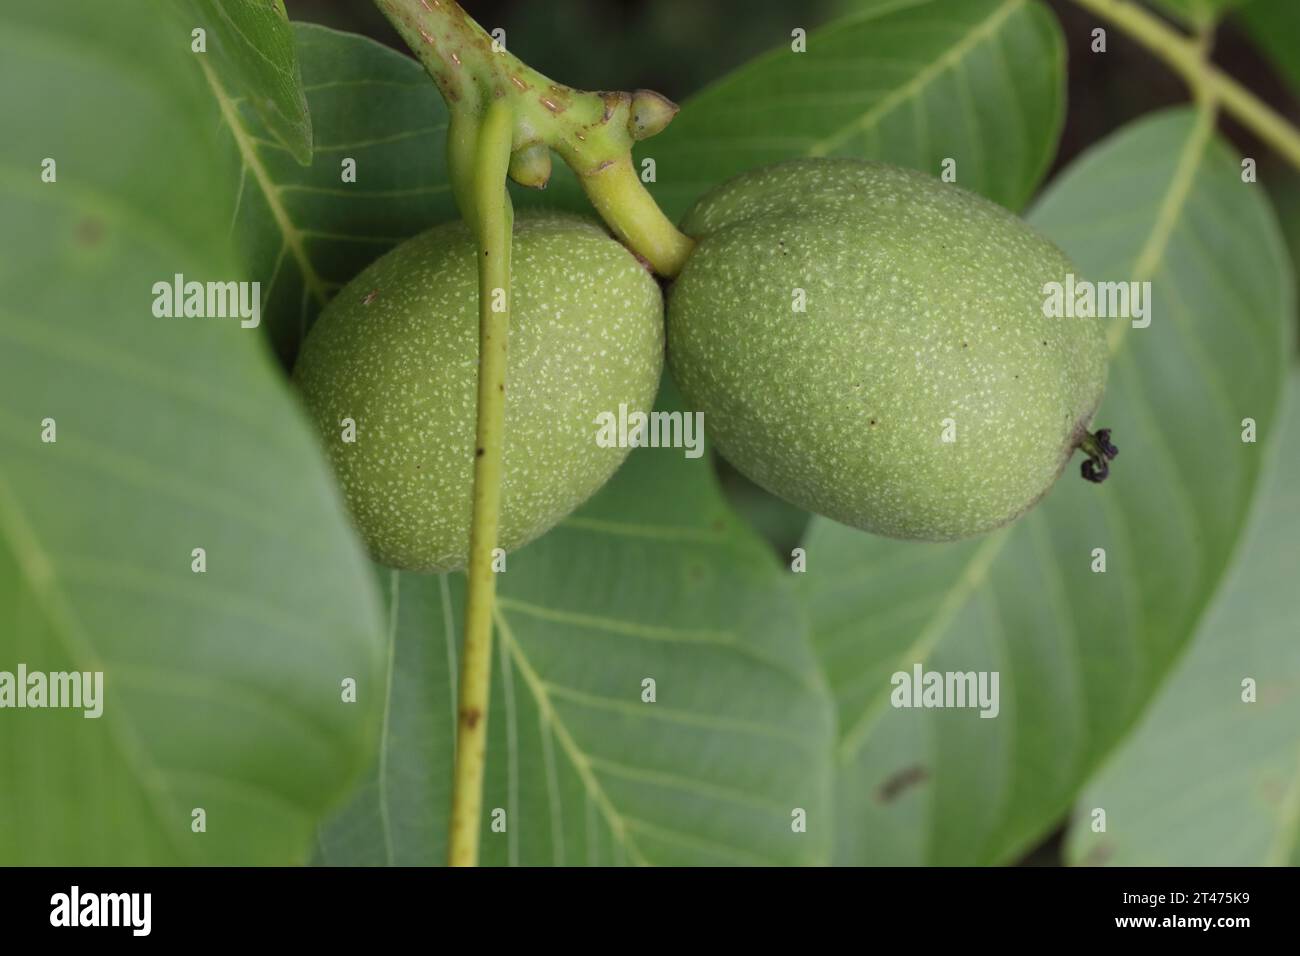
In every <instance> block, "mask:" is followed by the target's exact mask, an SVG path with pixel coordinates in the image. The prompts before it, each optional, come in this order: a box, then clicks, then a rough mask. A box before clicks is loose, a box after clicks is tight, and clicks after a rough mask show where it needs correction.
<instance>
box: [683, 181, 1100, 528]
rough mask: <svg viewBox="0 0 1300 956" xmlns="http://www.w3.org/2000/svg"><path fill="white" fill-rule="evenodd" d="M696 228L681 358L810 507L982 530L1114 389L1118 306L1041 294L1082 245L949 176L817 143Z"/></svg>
mask: <svg viewBox="0 0 1300 956" xmlns="http://www.w3.org/2000/svg"><path fill="white" fill-rule="evenodd" d="M682 225H683V229H684V231H685V232H686V233H687V234H688V235H690V236H692V237H694V238H696V239H698V240H699V243H698V246H697V247H696V249H695V251H694V252H693V254H692V255H691V257H690V259H689V260H687V263H686V266H685V268H684V269H683V271H682V273H681V275H680V276H679V277H678V279H677V281H676V283H675V284H674V286H673V287H672V289H671V291H670V293H669V302H668V343H669V347H668V352H669V364H670V366H671V368H672V372H673V376H674V378H675V379H676V381H677V383H678V385H679V386H680V387H681V390H682V392H683V393H684V394H685V396H686V397H687V399H688V400H689V402H690V406H691V408H693V409H697V410H702V411H703V412H704V420H705V428H706V430H707V432H708V435H709V436H710V438H711V440H712V441H713V442H714V443H715V445H716V447H717V448H718V450H719V451H720V452H721V453H722V454H723V455H724V456H726V458H727V459H728V460H730V461H731V462H732V464H734V465H735V466H736V467H737V468H739V469H740V470H741V471H742V472H744V473H745V474H746V475H748V476H749V477H750V478H751V479H753V480H754V481H756V482H757V483H758V484H760V485H762V486H763V487H765V488H767V489H768V490H770V491H772V492H774V493H775V494H778V495H780V496H781V497H783V498H785V499H787V500H789V501H791V502H793V503H794V504H796V505H799V506H801V507H803V508H807V509H809V510H811V511H815V512H818V513H820V514H823V515H826V516H828V517H830V518H834V519H835V520H837V521H840V522H843V523H844V524H848V525H852V526H854V527H858V528H862V529H864V530H867V531H871V532H875V533H877V534H882V535H888V536H890V537H895V538H910V539H921V540H932V541H939V540H952V539H957V538H965V537H968V536H971V535H976V534H980V533H981V532H985V531H989V530H990V529H993V528H997V527H999V526H1001V525H1004V524H1006V523H1007V522H1009V521H1012V520H1013V519H1015V518H1016V517H1018V516H1019V515H1021V514H1023V513H1024V512H1025V511H1027V510H1028V509H1029V508H1030V507H1032V506H1033V504H1034V503H1035V502H1037V501H1038V500H1039V499H1040V498H1041V497H1042V496H1043V495H1044V494H1045V493H1046V492H1047V490H1048V489H1049V488H1050V487H1051V485H1052V483H1053V482H1054V481H1055V479H1056V477H1057V476H1058V475H1059V474H1060V473H1061V470H1062V469H1063V468H1064V466H1065V464H1066V462H1067V461H1068V460H1069V458H1070V455H1071V453H1072V451H1073V449H1074V447H1075V445H1076V444H1077V443H1078V442H1079V440H1080V438H1081V437H1083V433H1084V429H1085V428H1086V426H1087V425H1088V423H1089V421H1090V420H1091V418H1092V415H1093V413H1094V411H1095V410H1096V408H1097V405H1098V403H1099V402H1100V401H1101V395H1102V391H1103V388H1104V386H1105V381H1106V358H1107V352H1106V344H1105V335H1104V322H1103V321H1101V320H1097V319H1064V318H1062V319H1057V318H1047V317H1045V316H1044V315H1043V312H1042V306H1043V301H1044V294H1043V291H1042V289H1043V286H1044V284H1045V283H1047V282H1051V281H1064V277H1065V274H1066V273H1067V272H1071V271H1074V269H1073V267H1072V266H1071V264H1070V262H1069V260H1067V259H1066V258H1065V256H1064V255H1063V254H1062V253H1061V252H1060V250H1058V249H1057V248H1056V247H1055V246H1054V245H1052V244H1051V243H1050V242H1048V241H1047V240H1046V239H1044V238H1042V237H1041V236H1039V235H1038V234H1037V233H1035V232H1034V231H1032V230H1031V229H1030V228H1029V227H1028V226H1026V225H1025V224H1024V223H1023V222H1021V221H1020V220H1019V219H1017V218H1016V217H1015V216H1013V215H1012V214H1011V213H1009V212H1007V211H1006V210H1005V209H1002V208H1001V207H1000V206H997V205H994V204H993V203H991V202H988V201H986V200H984V199H982V198H980V197H978V196H975V195H974V194H972V193H969V192H966V191H965V190H962V189H960V188H958V187H956V186H953V185H948V184H945V183H941V182H940V181H938V180H937V179H934V178H932V177H930V176H926V175H924V174H922V173H918V172H914V171H911V170H905V169H898V168H895V167H891V166H886V165H882V164H878V163H865V162H860V161H855V160H802V161H797V162H792V163H785V164H782V165H779V166H772V167H768V168H765V169H760V170H756V171H754V172H751V173H747V174H745V175H742V176H740V177H738V178H737V179H734V180H732V181H731V182H729V183H726V184H724V185H723V186H721V187H719V188H718V189H716V190H714V191H713V192H712V193H710V194H709V195H707V196H706V197H704V198H703V199H702V200H701V201H700V202H699V203H698V204H697V205H696V206H695V208H694V209H693V210H692V211H691V212H690V213H689V214H688V215H687V217H686V219H685V221H684V222H683V224H682ZM796 288H800V289H803V290H805V291H806V294H807V311H806V312H797V311H794V309H793V308H792V301H793V294H794V293H793V290H795V289H796ZM949 418H951V419H953V420H954V421H955V423H956V441H955V442H952V443H945V442H944V441H942V440H941V439H942V434H943V427H944V426H943V422H944V420H945V419H949Z"/></svg>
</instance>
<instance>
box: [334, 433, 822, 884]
mask: <svg viewBox="0 0 1300 956" xmlns="http://www.w3.org/2000/svg"><path fill="white" fill-rule="evenodd" d="M707 462H708V459H707V458H700V459H695V460H689V459H686V458H685V457H683V455H682V453H681V451H679V450H669V449H641V450H638V451H635V452H633V453H632V455H631V457H630V459H629V460H628V463H627V464H626V465H624V466H623V468H622V470H621V471H619V473H618V474H617V475H616V476H615V478H614V480H613V481H612V482H611V483H610V484H609V485H608V486H606V488H605V489H604V490H603V491H602V492H601V493H600V494H599V495H598V496H597V497H596V498H595V499H593V500H592V502H590V503H589V504H588V505H587V506H586V507H585V508H583V509H582V510H581V511H579V512H578V514H577V515H576V516H575V517H573V518H570V519H569V520H567V521H565V522H564V523H562V524H561V525H560V526H559V527H558V528H557V529H556V530H555V531H552V532H551V533H550V534H548V535H547V536H546V537H544V538H542V539H541V540H540V541H538V542H536V543H534V544H532V545H530V546H529V547H527V548H525V549H523V550H522V551H520V552H517V553H515V554H512V555H510V557H509V564H508V566H507V571H506V573H504V574H502V575H501V577H500V578H499V583H498V587H499V589H500V599H499V614H498V617H497V630H496V636H495V642H496V647H495V651H494V657H493V685H492V710H491V714H490V716H489V718H488V736H489V739H488V758H487V759H488V765H487V777H486V785H485V786H486V791H485V796H484V800H485V809H484V817H485V819H484V825H483V832H482V853H483V862H484V863H487V864H498V865H506V864H509V865H516V864H522V865H550V864H569V865H577V864H602V865H609V864H624V863H628V864H642V863H655V864H670V865H687V864H722V865H731V864H748V863H773V864H787V863H820V862H825V861H826V860H827V858H828V855H829V850H830V843H831V838H832V835H831V809H830V756H831V746H832V741H833V718H832V714H831V708H830V701H829V698H828V695H827V694H826V691H825V688H824V685H823V684H822V682H821V679H820V676H819V674H818V672H817V667H816V662H815V660H814V658H813V656H812V652H811V649H810V647H809V645H808V642H807V624H806V621H805V620H804V618H803V615H802V611H801V609H800V607H799V605H798V603H797V602H796V601H795V599H794V596H793V593H792V587H791V585H790V583H789V581H788V579H787V578H786V577H784V576H783V575H782V573H781V571H780V570H779V569H778V567H777V565H776V562H775V561H774V560H773V558H772V557H771V555H770V553H769V552H768V551H767V549H766V548H765V547H764V546H763V545H762V544H761V543H760V542H759V541H758V540H757V539H756V538H755V537H754V536H753V534H752V533H751V532H749V531H748V530H746V529H745V528H744V527H743V526H742V525H741V524H740V522H739V521H738V520H737V519H736V518H735V516H734V515H732V514H731V513H730V512H729V511H728V510H727V508H726V506H725V505H724V504H723V502H722V500H721V497H720V496H719V493H718V491H717V488H716V486H715V483H714V479H713V478H712V475H711V472H710V469H709V466H708V463H707ZM383 574H384V575H385V576H386V578H387V582H386V586H387V590H388V594H389V605H388V606H389V621H390V628H391V629H390V642H391V649H392V655H393V656H392V657H391V658H390V665H389V679H390V688H391V693H390V695H389V698H388V709H387V712H386V716H385V733H384V743H383V746H382V749H381V754H380V758H379V761H378V764H377V766H376V768H375V771H374V774H373V776H372V778H371V780H370V781H369V783H368V784H367V785H366V787H365V788H364V789H363V791H362V792H361V794H360V795H359V796H358V798H357V799H356V800H355V801H354V802H353V803H352V805H351V806H350V807H349V808H348V809H347V810H346V811H345V812H344V813H343V814H341V815H340V817H339V818H338V819H336V820H334V821H332V822H331V824H330V825H329V826H328V827H326V828H325V830H324V832H323V834H322V839H321V847H322V854H321V858H322V859H323V861H324V862H326V863H332V864H351V865H356V864H384V863H390V864H392V863H396V864H441V863H442V862H443V860H444V859H445V856H446V844H445V836H444V834H445V831H446V827H447V813H448V807H449V801H450V791H449V781H450V776H451V765H452V752H451V748H452V740H453V736H454V725H455V721H454V715H455V712H456V703H455V693H456V689H455V678H454V676H453V675H455V673H456V662H457V660H458V655H459V646H458V641H459V639H460V629H461V626H462V625H463V622H464V617H463V611H462V595H461V592H462V587H463V586H462V580H461V577H460V576H459V575H457V576H454V577H451V578H448V577H428V576H422V575H414V574H398V573H395V572H383ZM646 678H651V679H653V680H654V681H655V696H656V699H655V702H653V703H646V702H644V701H643V699H642V695H643V681H644V680H645V679H646ZM497 808H500V809H501V810H504V811H505V820H506V830H505V832H504V833H501V832H493V830H492V828H491V819H492V812H493V810H495V809H497ZM796 808H802V809H803V810H805V811H806V813H807V821H808V822H807V832H806V833H794V832H792V826H791V825H792V819H793V818H792V813H793V811H795V810H796Z"/></svg>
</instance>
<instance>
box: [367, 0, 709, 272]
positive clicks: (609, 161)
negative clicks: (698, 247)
mask: <svg viewBox="0 0 1300 956" xmlns="http://www.w3.org/2000/svg"><path fill="white" fill-rule="evenodd" d="M375 4H376V5H377V6H378V7H379V9H380V10H381V11H383V13H384V15H385V16H387V17H388V19H389V21H391V22H392V24H393V26H394V27H395V28H396V29H397V31H398V33H400V34H401V35H402V39H404V40H405V41H406V43H407V45H408V46H409V47H410V48H411V49H412V50H413V51H414V52H415V55H416V56H417V57H419V59H420V62H421V63H423V64H424V68H425V69H426V70H427V71H428V73H429V75H430V76H432V77H433V79H434V82H435V83H437V84H438V88H439V90H441V91H442V95H443V98H444V99H445V100H446V101H447V105H448V107H449V108H450V110H451V113H452V121H453V123H452V125H453V130H452V132H454V126H455V121H456V118H457V117H458V116H462V117H465V118H466V119H468V120H473V119H481V117H482V116H483V114H484V111H485V110H486V109H487V107H488V105H489V104H491V103H494V102H497V101H499V100H504V101H506V102H508V103H509V104H510V108H511V115H512V121H511V130H510V134H511V135H510V149H511V161H510V164H509V174H510V176H511V178H513V179H514V180H515V181H516V182H518V183H520V184H521V185H524V186H532V187H535V188H540V187H543V186H545V185H546V183H547V181H548V180H549V178H550V151H552V150H554V151H555V152H556V153H558V154H559V156H560V157H561V158H562V159H563V160H564V161H565V163H567V164H568V165H569V167H570V168H571V169H572V170H573V171H574V173H575V174H577V177H578V181H579V182H580V183H581V184H582V188H583V189H584V190H585V191H586V193H587V195H588V197H589V198H590V199H591V201H592V205H594V206H595V208H596V210H597V211H598V212H599V213H600V215H601V216H602V217H603V218H604V220H605V222H606V223H607V224H608V225H609V227H610V228H611V229H612V230H613V231H614V233H615V235H617V236H618V237H619V239H620V240H621V241H622V242H623V243H624V244H626V245H627V246H628V247H629V248H630V249H631V250H632V251H633V252H635V253H637V254H638V255H639V256H641V257H642V258H643V259H645V260H646V261H647V262H649V263H650V265H651V266H653V267H654V269H655V271H656V272H658V273H659V274H660V275H663V276H668V277H672V276H675V275H676V274H677V273H678V272H679V271H681V268H682V265H683V264H684V263H685V261H686V257H687V256H688V255H689V254H690V251H691V248H692V245H693V244H692V242H691V240H690V239H689V238H688V237H686V236H685V235H683V234H682V233H681V232H679V231H678V230H677V228H676V227H675V226H673V224H672V223H671V222H670V221H669V220H668V218H667V217H666V216H665V215H664V214H663V212H662V211H661V210H660V209H659V207H658V205H656V203H655V201H654V199H653V198H651V196H650V194H649V193H648V192H647V191H646V189H645V186H644V185H643V184H642V183H641V180H640V178H639V177H637V176H636V174H635V170H634V168H633V166H632V146H633V145H634V144H635V143H636V141H637V140H641V139H645V138H646V137H649V136H653V135H654V134H655V133H657V132H659V131H660V130H662V129H663V128H664V127H665V126H667V125H668V123H669V121H670V120H672V118H673V116H674V115H675V114H676V112H677V107H676V106H675V105H673V104H672V103H671V102H669V101H668V100H666V99H665V98H664V97H662V96H660V95H659V94H657V93H652V92H650V91H648V90H638V91H636V92H635V93H589V92H583V91H581V90H575V89H573V88H571V87H568V86H564V85H562V84H559V83H556V82H554V81H553V80H551V79H549V78H547V77H546V76H543V75H542V74H541V73H538V72H537V71H536V70H534V69H533V68H532V67H530V66H528V65H527V64H525V63H523V62H522V61H520V60H519V59H518V58H517V57H516V56H514V55H513V54H512V53H510V52H509V51H507V50H505V49H504V48H502V47H500V46H497V47H495V48H494V44H493V40H492V38H491V37H490V36H489V35H488V34H487V33H486V32H485V31H484V30H483V28H482V27H480V26H479V25H478V24H477V23H475V22H474V21H473V20H472V19H471V18H470V17H469V16H468V15H467V14H466V13H465V11H464V10H462V9H461V8H460V5H459V4H457V3H455V2H453V0H375ZM453 140H454V137H453ZM451 148H452V151H453V153H454V152H455V151H456V150H458V149H462V145H457V144H456V143H455V142H454V141H453V143H452V144H451ZM463 148H464V149H465V150H466V151H468V150H469V147H467V146H465V147H463ZM457 199H458V200H460V199H461V197H460V196H457ZM463 212H464V208H463V204H462V213H463Z"/></svg>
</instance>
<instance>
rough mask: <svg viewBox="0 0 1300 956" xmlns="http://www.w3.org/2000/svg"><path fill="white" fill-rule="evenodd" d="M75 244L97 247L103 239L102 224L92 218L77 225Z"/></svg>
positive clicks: (89, 217)
mask: <svg viewBox="0 0 1300 956" xmlns="http://www.w3.org/2000/svg"><path fill="white" fill-rule="evenodd" d="M76 235H77V242H78V243H79V244H81V245H83V246H97V245H99V243H100V242H101V241H102V240H103V238H104V224H103V223H102V222H101V221H100V220H98V219H96V218H95V217H94V216H87V217H86V218H84V219H82V220H81V222H79V223H77V233H76Z"/></svg>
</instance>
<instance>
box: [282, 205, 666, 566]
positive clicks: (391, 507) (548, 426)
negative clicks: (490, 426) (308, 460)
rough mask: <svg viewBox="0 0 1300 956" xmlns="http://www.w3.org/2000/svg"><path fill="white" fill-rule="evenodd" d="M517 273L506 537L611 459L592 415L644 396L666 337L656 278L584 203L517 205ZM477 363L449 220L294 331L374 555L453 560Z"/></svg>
mask: <svg viewBox="0 0 1300 956" xmlns="http://www.w3.org/2000/svg"><path fill="white" fill-rule="evenodd" d="M511 286H512V297H511V314H510V338H509V352H508V361H507V386H506V413H505V446H504V450H503V476H502V507H501V516H500V521H501V524H500V533H499V538H498V540H499V542H500V546H501V547H503V548H505V549H506V550H512V549H514V548H518V547H520V546H522V545H524V544H526V543H528V542H529V541H531V540H533V539H534V538H536V537H538V536H539V535H541V534H543V533H544V532H545V531H547V530H548V529H550V528H551V527H552V526H554V525H555V524H556V523H557V522H558V521H560V520H561V519H562V518H564V517H565V516H566V515H567V514H569V513H570V512H571V511H573V509H575V508H576V507H578V505H580V504H581V503H582V502H583V501H585V500H586V499H587V498H588V497H590V496H591V495H592V494H593V493H594V492H595V491H596V490H597V489H598V488H600V486H601V485H603V484H604V483H605V482H606V481H607V480H608V479H609V477H610V476H611V475H612V474H613V473H614V471H615V470H616V469H617V468H618V466H619V464H620V463H621V462H622V461H623V459H624V457H626V455H627V449H625V448H618V447H602V445H600V444H598V443H597V441H596V432H597V428H596V425H595V420H596V417H597V415H598V414H599V413H601V412H615V413H617V411H618V409H619V405H620V404H625V405H627V406H628V408H629V409H630V410H640V411H646V410H648V409H649V408H650V407H651V405H652V403H653V401H654V397H655V392H656V390H657V389H658V385H659V378H660V374H661V372H662V368H663V336H664V333H663V300H662V295H661V293H660V290H659V285H658V283H657V282H656V281H655V279H654V278H653V277H652V276H651V275H650V274H649V273H648V272H647V271H646V270H645V268H643V267H642V265H641V264H640V263H639V262H638V260H637V259H636V258H635V257H634V256H633V255H632V254H631V253H630V252H628V251H627V250H626V249H625V248H624V247H623V246H621V245H620V244H619V243H617V242H615V241H614V240H613V239H611V238H610V237H609V236H608V235H607V234H606V233H605V232H604V230H603V229H601V228H600V227H599V226H597V225H595V224H594V223H592V222H590V221H588V220H585V219H579V218H576V217H572V216H563V215H554V214H521V215H520V216H519V217H518V218H517V219H516V221H515V228H514V243H513V249H512V269H511ZM477 376H478V274H477V253H476V249H475V245H474V241H473V239H472V238H471V236H470V233H469V230H468V229H467V228H466V227H465V226H464V225H463V224H462V223H460V222H455V223H448V224H446V225H442V226H438V227H436V228H434V229H431V230H429V231H428V232H425V233H423V234H422V235H419V236H416V237H415V238H413V239H410V240H408V241H406V242H404V243H402V244H401V245H400V246H398V247H397V248H395V249H393V250H392V251H391V252H389V253H388V254H386V255H384V256H383V257H382V258H380V259H378V260H377V261H376V262H374V263H372V264H371V265H370V266H369V267H368V268H367V269H365V271H363V272H362V273H361V274H360V275H358V276H357V277H356V278H355V279H354V280H353V281H352V282H350V283H349V284H348V285H347V287H346V288H344V289H343V290H342V291H341V292H340V293H339V295H338V296H337V298H335V299H334V300H333V301H332V302H331V303H330V304H329V305H328V306H327V307H326V308H325V310H324V311H323V312H322V313H321V315H320V318H319V320H318V321H317V323H316V325H315V326H314V327H313V328H312V330H311V333H310V334H309V335H308V336H307V339H306V341H305V342H304V343H303V347H302V352H301V355H300V357H299V360H298V364H297V367H296V368H295V370H294V378H295V380H296V381H297V384H298V386H299V387H300V389H301V392H302V394H303V396H304V398H305V401H306V405H307V408H308V410H309V412H310V414H311V417H312V418H313V419H314V420H315V423H316V425H317V427H318V429H319V431H320V433H321V435H322V437H323V439H324V444H325V448H326V449H327V450H328V454H329V457H330V459H331V461H332V463H333V465H334V469H335V471H336V473H337V474H338V477H339V481H340V484H341V485H342V488H343V492H344V495H345V497H346V499H347V503H348V506H349V508H350V510H351V512H352V516H353V520H354V522H355V524H356V526H357V528H358V529H359V530H360V532H361V534H362V536H363V537H364V539H365V541H366V543H367V545H368V546H369V548H370V551H371V553H372V555H373V556H374V557H375V559H376V560H378V561H380V562H381V563H383V564H386V565H389V566H391V567H395V568H402V569H406V570H414V571H446V570H451V569H455V568H461V567H464V565H465V563H466V559H467V556H468V553H469V529H470V512H471V504H470V498H471V492H472V485H473V462H474V455H475V442H474V439H475V409H476V390H477ZM349 438H351V439H352V440H348V439H349Z"/></svg>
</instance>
